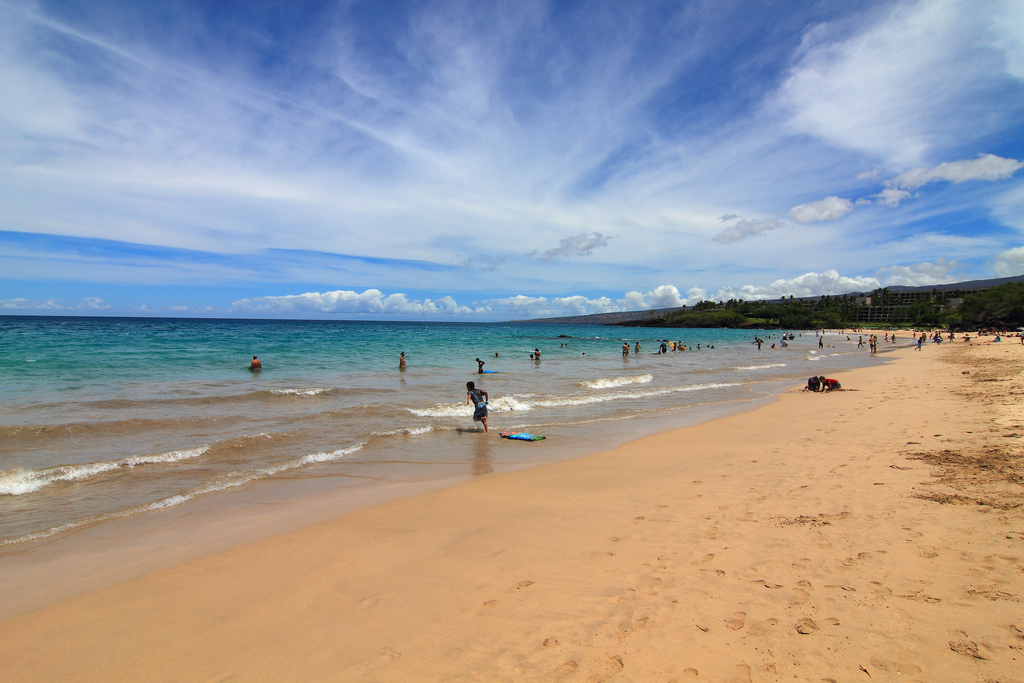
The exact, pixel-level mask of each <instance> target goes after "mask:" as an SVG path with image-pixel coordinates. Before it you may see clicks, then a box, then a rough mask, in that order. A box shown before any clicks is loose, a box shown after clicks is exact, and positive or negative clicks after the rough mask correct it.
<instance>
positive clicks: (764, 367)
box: [733, 363, 786, 370]
mask: <svg viewBox="0 0 1024 683" xmlns="http://www.w3.org/2000/svg"><path fill="white" fill-rule="evenodd" d="M784 367H786V364H785V363H769V364H768V365H744V366H741V367H737V368H733V370H767V369H768V368H784Z"/></svg>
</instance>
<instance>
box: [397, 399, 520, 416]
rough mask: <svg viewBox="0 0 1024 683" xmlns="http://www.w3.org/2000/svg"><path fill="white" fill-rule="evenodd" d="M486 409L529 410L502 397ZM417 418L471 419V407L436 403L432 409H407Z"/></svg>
mask: <svg viewBox="0 0 1024 683" xmlns="http://www.w3.org/2000/svg"><path fill="white" fill-rule="evenodd" d="M487 407H488V409H490V410H492V411H494V412H499V413H501V412H508V411H514V410H519V411H522V410H530V408H531V407H532V406H531V405H530V403H528V402H524V401H519V400H517V399H515V398H513V397H512V396H502V397H500V398H496V399H494V400H493V401H490V402H488V404H487ZM409 412H410V413H412V414H413V415H416V416H417V417H472V416H473V406H471V405H466V404H465V403H438V404H436V405H435V406H434V407H433V408H409Z"/></svg>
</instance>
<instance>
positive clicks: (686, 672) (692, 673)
mask: <svg viewBox="0 0 1024 683" xmlns="http://www.w3.org/2000/svg"><path fill="white" fill-rule="evenodd" d="M698 676H700V672H699V671H697V670H696V669H693V668H690V669H683V678H697V677H698Z"/></svg>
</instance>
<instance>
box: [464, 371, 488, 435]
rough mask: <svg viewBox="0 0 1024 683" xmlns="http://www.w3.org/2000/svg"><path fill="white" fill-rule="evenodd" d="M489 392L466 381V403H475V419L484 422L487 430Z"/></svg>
mask: <svg viewBox="0 0 1024 683" xmlns="http://www.w3.org/2000/svg"><path fill="white" fill-rule="evenodd" d="M487 400H488V397H487V392H486V391H484V390H483V389H477V388H476V384H475V383H473V382H466V405H473V406H475V408H474V409H473V421H474V422H482V423H483V425H484V431H485V432H486V431H487Z"/></svg>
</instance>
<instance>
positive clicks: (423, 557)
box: [0, 342, 1024, 683]
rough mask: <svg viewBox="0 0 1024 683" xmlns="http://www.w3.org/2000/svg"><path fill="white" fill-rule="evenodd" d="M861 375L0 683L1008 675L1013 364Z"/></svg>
mask: <svg viewBox="0 0 1024 683" xmlns="http://www.w3.org/2000/svg"><path fill="white" fill-rule="evenodd" d="M885 355H886V357H887V358H890V359H891V362H889V363H886V364H884V365H881V366H878V367H873V368H867V369H860V370H855V371H851V372H848V373H845V374H844V375H842V376H841V377H839V379H840V380H841V381H842V384H843V387H844V389H845V390H844V391H839V392H832V393H828V394H811V393H808V392H804V391H800V390H799V388H798V387H794V388H793V390H792V391H790V392H788V393H785V394H783V395H781V396H780V397H779V400H778V401H776V402H774V403H772V404H770V405H767V406H763V407H760V408H757V409H756V410H754V411H751V412H748V413H743V414H740V415H733V416H729V417H725V418H721V419H717V420H713V421H710V422H707V423H704V424H701V425H698V426H694V427H687V428H685V429H679V430H675V431H670V432H665V433H662V434H658V435H655V436H652V437H647V438H643V439H640V440H637V441H633V442H630V443H627V444H625V445H623V446H621V447H619V448H616V449H614V450H612V451H609V452H606V453H600V454H597V455H592V456H588V457H586V458H582V459H578V460H572V461H567V462H562V463H557V464H554V465H548V466H543V467H537V468H533V469H527V470H522V471H517V472H511V473H505V474H501V475H496V476H490V477H481V478H477V479H475V480H473V481H471V482H468V483H466V484H462V485H459V486H455V487H452V488H447V489H443V490H439V491H432V492H429V493H425V494H422V495H418V496H413V497H408V498H402V499H400V500H395V501H391V502H388V503H385V504H382V505H377V506H374V507H371V508H367V509H363V510H358V511H355V512H351V513H349V514H346V515H343V516H341V517H338V518H336V519H332V520H330V521H328V522H323V523H318V524H316V525H314V526H310V527H308V528H304V529H300V530H298V531H293V532H290V533H286V534H283V535H278V536H274V537H272V538H268V539H265V540H262V541H259V542H255V543H250V544H247V545H243V546H241V547H237V548H234V549H231V550H228V551H225V552H218V553H215V554H212V555H208V556H204V557H199V558H196V559H193V560H190V561H188V562H186V563H184V564H181V565H178V566H175V567H173V568H170V569H165V570H161V571H157V572H154V573H150V574H147V575H145V576H142V577H140V578H136V579H132V580H128V581H123V582H120V583H117V584H115V585H112V586H108V587H104V588H100V589H97V590H93V591H90V592H87V593H83V594H81V595H77V596H75V597H71V598H69V599H63V600H60V601H57V602H54V603H52V604H50V605H48V606H46V607H44V608H42V609H38V610H35V611H32V612H29V613H26V614H22V615H19V616H16V617H13V618H9V619H7V620H5V621H4V622H2V623H0V658H2V661H3V662H4V664H3V678H4V679H5V680H11V681H49V680H78V681H140V680H149V681H155V680H186V681H200V680H204V681H206V680H225V681H226V680H239V681H253V680H266V681H280V680H295V681H311V680H336V681H441V680H444V681H521V680H558V681H588V682H589V681H605V680H607V681H611V680H619V681H673V680H675V681H683V680H691V679H694V680H709V681H759V680H801V681H878V680H882V681H889V680H908V681H1001V682H1004V683H1005V682H1008V681H1021V680H1024V673H1022V672H1024V506H1022V504H1024V464H1022V462H1024V461H1022V459H1021V451H1022V444H1021V438H1022V437H1024V406H1022V403H1021V395H1022V393H1021V389H1020V378H1021V376H1022V374H1024V348H1022V347H1021V346H1020V345H1019V344H1014V343H1012V342H1005V343H995V344H979V345H972V346H968V345H966V344H960V343H957V344H944V345H942V346H941V347H936V346H926V347H925V348H924V349H923V350H922V351H920V352H918V351H914V350H912V349H903V350H900V351H895V352H890V353H887V354H885ZM482 438H486V437H482Z"/></svg>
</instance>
